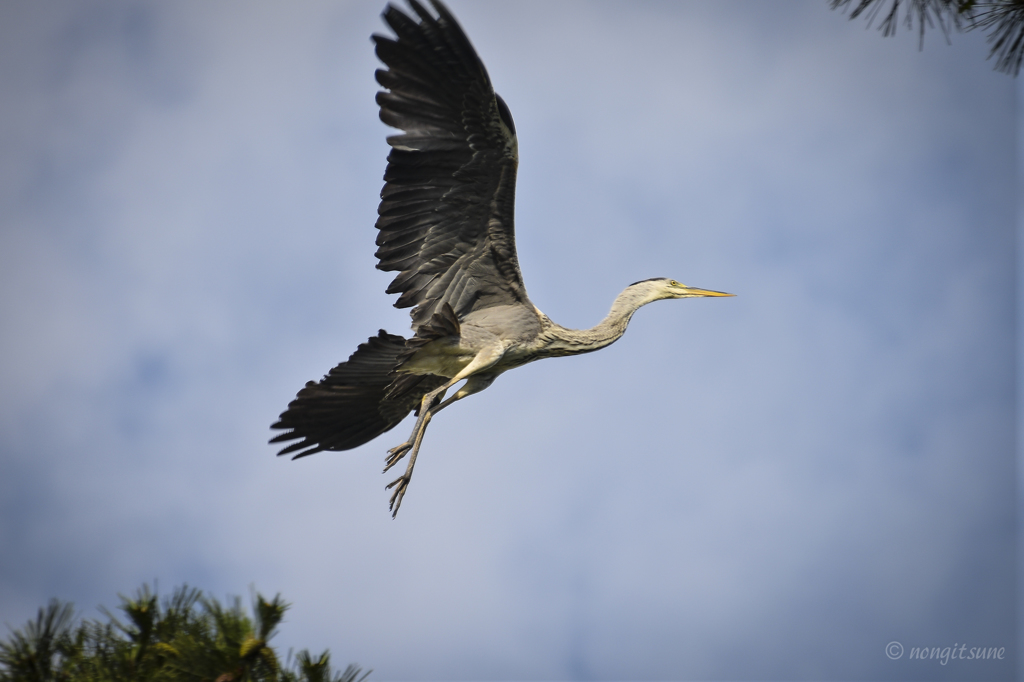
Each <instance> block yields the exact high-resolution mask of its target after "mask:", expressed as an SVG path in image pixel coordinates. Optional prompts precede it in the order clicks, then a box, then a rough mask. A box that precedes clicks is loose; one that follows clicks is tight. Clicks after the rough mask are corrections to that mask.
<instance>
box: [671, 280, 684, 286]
mask: <svg viewBox="0 0 1024 682" xmlns="http://www.w3.org/2000/svg"><path fill="white" fill-rule="evenodd" d="M668 284H669V286H673V287H681V286H683V285H682V284H680V283H679V282H677V281H675V280H672V281H671V282H669V283H668Z"/></svg>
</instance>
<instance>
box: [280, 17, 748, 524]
mask: <svg viewBox="0 0 1024 682" xmlns="http://www.w3.org/2000/svg"><path fill="white" fill-rule="evenodd" d="M430 4H431V5H432V6H433V9H434V12H430V11H429V10H428V9H427V8H426V7H424V6H423V5H422V4H420V3H419V2H417V0H409V5H410V6H411V7H412V12H413V14H414V15H413V14H406V13H405V12H402V11H401V10H399V9H397V8H395V7H394V6H392V5H388V6H387V7H386V8H385V9H384V14H383V18H384V21H385V22H386V23H387V25H388V26H390V27H391V29H392V30H393V31H394V33H395V37H394V38H390V37H385V36H381V35H374V36H373V41H374V42H375V43H376V51H377V56H378V58H380V60H381V61H382V62H383V63H384V64H385V66H386V67H387V68H385V69H378V70H377V82H378V83H380V85H381V87H382V88H384V89H383V90H382V91H381V92H378V93H377V104H378V105H380V118H381V120H382V121H383V122H384V123H386V124H388V125H389V126H392V127H394V128H397V129H399V130H401V131H403V134H401V135H394V136H392V137H389V138H387V141H388V144H389V145H391V151H390V153H389V154H388V165H387V170H386V171H385V172H384V188H383V189H382V190H381V193H380V197H381V201H380V207H379V208H378V210H377V212H378V215H379V217H378V219H377V225H376V227H377V230H378V234H377V246H378V249H377V254H376V255H377V258H378V259H379V262H378V263H377V268H378V269H380V270H385V271H388V272H397V273H398V274H397V275H396V276H395V279H394V280H393V281H392V282H391V285H390V286H388V288H387V293H389V294H400V296H399V298H398V300H397V301H396V302H395V307H397V308H412V330H413V335H412V338H409V339H406V338H403V337H401V336H396V335H394V334H388V333H387V332H386V331H384V330H383V329H382V330H380V333H378V334H377V335H376V336H374V337H371V338H370V339H369V340H368V341H367V342H366V343H364V344H361V345H360V346H359V347H358V348H357V349H356V352H355V353H353V354H352V356H351V357H350V358H349V359H348V361H346V362H343V363H341V364H339V365H338V366H337V367H335V368H334V369H332V370H331V371H330V372H329V373H328V374H327V376H325V377H324V378H323V379H322V380H320V381H319V382H313V381H310V382H309V383H307V384H306V386H305V388H303V389H302V390H300V391H299V393H298V396H297V397H296V398H295V400H293V401H292V402H291V403H290V404H289V405H288V409H287V410H286V411H285V412H284V413H282V414H281V417H280V419H279V420H278V421H277V422H276V423H274V424H273V425H272V427H271V428H273V429H282V430H284V433H281V434H279V435H277V436H275V437H274V438H273V439H272V440H271V441H270V442H271V443H282V442H287V441H297V442H294V443H291V444H290V445H287V446H286V447H285V448H284V449H282V450H281V452H280V453H279V454H280V455H286V454H292V453H295V454H294V457H293V459H298V458H299V457H305V456H307V455H312V454H313V453H316V452H320V451H321V450H349V449H351V448H355V447H358V446H360V445H362V444H364V443H366V442H368V441H370V440H372V439H374V438H376V437H377V436H379V435H380V434H382V433H384V432H385V431H389V430H391V429H392V428H394V427H395V426H397V425H398V423H399V422H401V421H402V420H403V419H405V417H406V416H407V415H408V414H409V413H410V412H415V413H416V415H417V419H416V424H415V425H414V426H413V429H412V433H411V434H410V435H409V439H408V440H407V441H405V442H404V443H402V444H401V445H399V446H397V447H394V448H392V449H391V450H389V451H388V454H387V457H386V459H385V467H384V471H385V472H386V471H388V470H389V469H391V467H393V466H395V465H396V464H397V463H398V462H399V461H400V460H402V459H403V458H405V457H408V464H407V466H406V469H405V473H403V474H402V475H401V476H399V477H398V478H396V479H395V480H394V481H392V482H391V483H389V484H388V485H387V487H386V489H389V490H390V489H392V488H393V489H394V491H393V493H392V495H391V501H390V504H389V509H390V510H391V512H392V518H394V516H395V515H397V514H398V509H399V507H401V505H402V498H403V497H404V496H405V493H406V491H407V490H408V488H409V482H410V481H411V480H412V472H413V467H414V466H415V464H416V456H417V454H418V453H419V450H420V445H421V444H422V442H423V434H424V433H425V432H426V430H427V425H428V424H430V420H431V419H433V417H434V415H436V414H437V413H438V412H440V411H441V410H443V409H445V408H446V407H448V406H449V405H451V404H452V403H454V402H456V401H458V400H462V399H463V398H465V397H466V396H470V395H473V394H474V393H478V392H480V391H482V390H484V389H485V388H487V387H488V386H490V385H491V384H492V383H493V382H494V380H495V379H496V378H497V377H498V375H499V374H501V373H502V372H506V371H508V370H510V369H513V368H515V367H519V366H521V365H525V364H526V363H528V362H533V361H534V360H540V359H542V358H551V357H561V356H564V355H577V354H579V353H589V352H591V351H595V350H599V349H601V348H604V347H605V346H607V345H609V344H611V343H614V342H615V341H616V340H617V339H618V338H619V337H620V336H622V334H623V333H624V332H625V331H626V325H627V324H629V320H630V317H632V315H633V313H635V312H636V311H637V309H639V308H640V307H641V306H643V305H647V304H648V303H652V302H654V301H659V300H662V299H669V298H695V297H699V296H731V295H732V294H726V293H722V292H718V291H708V290H706V289H697V288H694V287H689V286H686V285H684V284H680V283H679V282H677V281H676V280H674V279H667V278H664V277H655V278H653V279H647V280H643V281H641V282H635V283H633V284H630V285H629V286H628V287H626V289H625V290H624V291H623V292H622V293H621V294H619V295H618V297H617V298H616V299H615V301H614V302H613V303H612V307H611V311H610V312H609V313H608V316H607V317H605V318H604V319H603V320H602V321H601V322H600V323H599V324H598V325H597V326H596V327H593V328H591V329H584V330H577V329H568V328H566V327H563V326H561V325H559V324H557V323H555V322H553V321H551V319H550V318H548V316H547V315H545V314H544V313H542V312H541V311H540V310H538V309H537V307H536V306H535V305H533V303H532V302H531V301H530V298H529V296H527V295H526V287H525V286H524V285H523V275H522V273H521V272H520V270H519V262H518V259H517V257H516V246H515V232H514V228H513V208H514V198H515V181H516V167H517V165H518V162H519V161H518V156H519V155H518V143H517V141H516V128H515V125H514V124H513V123H512V114H511V113H510V112H509V109H508V106H507V105H506V104H505V102H504V100H502V99H501V97H499V96H498V95H497V94H496V93H495V92H494V88H493V87H492V86H491V80H490V78H489V77H488V75H487V70H486V69H485V68H484V65H483V63H482V62H481V61H480V58H479V57H478V56H477V53H476V50H474V49H473V46H472V45H471V44H470V42H469V39H468V38H467V37H466V34H465V33H463V31H462V28H461V27H460V26H459V24H458V22H457V21H456V20H455V17H454V16H452V14H451V12H449V11H448V9H447V8H446V7H445V6H444V5H443V4H441V2H439V1H438V0H430ZM435 14H436V15H435ZM461 381H465V383H464V384H463V385H462V387H461V388H459V389H458V390H457V391H455V393H453V394H452V395H451V396H450V397H448V398H447V399H445V394H446V393H447V391H448V390H449V389H451V388H453V387H454V386H455V385H456V384H458V383H459V382H461Z"/></svg>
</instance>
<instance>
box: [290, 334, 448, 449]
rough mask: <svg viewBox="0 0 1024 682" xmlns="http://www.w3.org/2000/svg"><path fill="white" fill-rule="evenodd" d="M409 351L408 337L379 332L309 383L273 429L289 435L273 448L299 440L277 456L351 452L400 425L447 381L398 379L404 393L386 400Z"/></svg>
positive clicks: (405, 376) (424, 378) (401, 377)
mask: <svg viewBox="0 0 1024 682" xmlns="http://www.w3.org/2000/svg"><path fill="white" fill-rule="evenodd" d="M405 351H406V340H405V339H404V338H402V337H401V336H397V335H395V334H388V333H387V332H386V331H384V330H383V329H381V330H380V333H379V334H377V336H372V337H370V340H369V341H367V342H366V343H362V344H360V345H359V348H357V349H356V352H355V353H353V354H352V357H350V358H349V359H348V361H347V362H342V363H341V364H339V365H338V366H337V367H335V368H334V369H332V370H331V371H330V372H329V373H328V374H327V376H325V377H324V378H323V379H321V380H320V381H319V382H314V381H310V382H309V383H307V384H306V386H305V387H304V388H303V389H302V390H300V391H299V394H298V395H297V396H296V397H295V400H293V401H292V402H291V403H289V404H288V409H287V410H285V411H284V412H283V413H282V414H281V418H280V419H279V420H278V421H277V422H275V423H274V424H272V425H271V427H270V428H272V429H285V430H286V432H285V433H282V434H279V435H277V436H275V437H274V438H271V439H270V442H271V443H283V442H287V441H292V440H297V441H298V442H297V443H292V444H291V445H288V446H286V447H285V448H284V449H282V450H281V452H279V453H278V455H287V454H290V453H293V452H297V454H296V455H294V457H292V459H298V458H299V457H305V456H306V455H312V454H313V453H316V452H320V451H321V450H350V449H352V448H354V447H358V446H360V445H362V444H363V443H367V442H369V441H371V440H373V439H374V438H376V437H377V436H379V435H380V434H382V433H384V432H385V431H388V430H390V429H392V428H394V427H395V426H397V425H398V423H399V422H400V421H402V420H403V419H405V417H406V416H407V415H408V414H409V412H411V411H412V410H414V409H415V408H416V407H418V406H419V401H420V399H421V398H422V397H423V396H424V395H425V394H426V393H427V392H428V391H431V390H433V389H434V388H437V387H438V386H440V385H442V384H443V383H444V382H445V381H447V379H445V378H444V377H435V376H432V375H424V376H414V375H399V377H398V381H399V382H400V383H401V384H402V385H403V387H402V389H403V390H402V391H401V392H400V393H399V394H395V392H394V391H392V394H391V395H386V394H388V387H389V386H390V385H391V384H392V383H393V382H394V381H395V380H396V375H395V374H394V370H395V367H396V366H397V365H398V364H399V356H401V355H402V353H403V352H405ZM300 439H301V440H300Z"/></svg>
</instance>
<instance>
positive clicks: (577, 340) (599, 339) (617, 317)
mask: <svg viewBox="0 0 1024 682" xmlns="http://www.w3.org/2000/svg"><path fill="white" fill-rule="evenodd" d="M651 300H652V299H650V298H648V297H647V296H646V295H645V294H644V293H643V292H640V291H637V290H636V289H634V288H632V287H627V288H626V290H625V291H623V292H622V293H621V294H619V295H618V296H617V297H616V298H615V302H614V303H612V309H611V310H610V311H609V312H608V315H607V316H606V317H605V318H604V319H603V320H601V322H600V323H598V324H597V326H595V327H591V328H590V329H568V328H567V327H563V326H561V325H559V324H555V323H554V322H551V321H550V320H548V322H549V324H550V325H551V327H550V328H549V329H547V330H546V331H545V333H543V334H542V335H541V340H542V342H543V345H544V350H545V351H546V353H547V354H551V355H576V354H578V353H590V352H592V351H595V350H600V349H601V348H604V347H605V346H608V345H611V344H612V343H615V342H616V341H618V339H619V337H621V336H622V335H623V334H625V333H626V327H627V326H628V325H629V318H631V317H633V313H635V312H636V311H637V310H638V309H639V308H640V307H641V306H643V305H646V304H648V303H650V302H651Z"/></svg>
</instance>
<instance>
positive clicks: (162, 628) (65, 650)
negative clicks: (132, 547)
mask: <svg viewBox="0 0 1024 682" xmlns="http://www.w3.org/2000/svg"><path fill="white" fill-rule="evenodd" d="M119 596H120V598H121V604H120V606H119V607H118V610H119V611H120V612H121V614H122V615H121V617H120V618H119V617H118V616H115V615H114V614H112V613H111V612H110V611H107V610H106V609H102V613H103V615H104V616H105V617H106V622H100V621H97V620H83V621H82V622H80V623H77V624H76V623H75V618H74V610H73V608H72V606H71V604H68V603H62V602H60V601H58V600H56V599H54V600H51V601H50V603H49V604H48V605H47V606H46V607H45V608H41V609H39V614H38V616H37V617H36V619H35V620H34V621H29V622H28V623H27V624H26V625H25V626H24V627H22V628H21V629H18V630H13V631H12V632H11V634H10V637H9V638H8V639H7V641H0V682H362V680H364V679H366V676H367V675H369V674H370V673H369V671H367V672H366V673H365V674H361V673H362V670H361V669H360V668H359V667H357V666H355V665H349V666H348V667H347V668H346V669H345V671H344V672H336V671H334V670H332V669H331V664H330V655H329V653H328V652H326V651H325V652H323V653H322V654H320V655H319V656H313V655H312V654H310V653H309V651H308V650H302V651H300V652H299V653H298V654H297V655H296V656H295V657H294V658H293V657H292V656H291V654H289V656H288V661H287V662H286V664H285V665H282V664H281V661H280V658H279V657H278V655H277V652H276V651H275V650H274V648H273V647H272V646H270V644H269V642H270V639H271V638H272V637H273V636H274V635H275V634H276V631H277V626H278V625H279V624H280V623H281V620H282V619H283V618H284V613H285V611H286V610H287V609H288V606H289V605H288V604H287V603H285V602H284V601H283V600H282V599H281V597H280V595H278V596H276V597H274V598H273V599H272V600H270V601H268V600H266V599H264V598H263V596H262V595H260V594H256V595H255V597H254V599H253V608H252V614H253V615H252V616H250V615H249V614H248V613H247V612H246V610H245V609H244V608H243V607H242V601H241V599H239V598H237V597H236V598H235V599H233V600H232V602H231V604H230V605H229V606H224V605H223V604H221V603H220V602H219V601H217V600H216V599H211V598H207V597H204V596H203V594H202V592H200V591H199V590H197V589H194V588H190V587H188V586H187V585H186V586H182V587H180V588H178V589H176V590H174V592H173V593H172V594H171V595H170V596H169V597H167V598H165V599H164V600H163V603H162V604H161V602H160V601H159V600H158V599H157V595H156V594H154V593H153V592H152V591H151V590H150V589H149V586H148V585H143V586H142V588H140V589H139V590H137V591H136V592H135V594H134V595H132V596H130V597H126V596H124V595H119Z"/></svg>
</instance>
